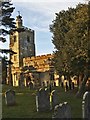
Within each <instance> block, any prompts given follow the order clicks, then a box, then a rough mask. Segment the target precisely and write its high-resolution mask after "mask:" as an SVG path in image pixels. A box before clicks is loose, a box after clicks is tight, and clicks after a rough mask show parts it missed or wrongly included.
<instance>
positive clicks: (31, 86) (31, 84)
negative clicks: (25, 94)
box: [29, 82, 33, 90]
mask: <svg viewBox="0 0 90 120" xmlns="http://www.w3.org/2000/svg"><path fill="white" fill-rule="evenodd" d="M29 87H30V90H33V83H32V82H30V83H29Z"/></svg>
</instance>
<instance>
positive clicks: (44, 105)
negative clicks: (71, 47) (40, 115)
mask: <svg viewBox="0 0 90 120" xmlns="http://www.w3.org/2000/svg"><path fill="white" fill-rule="evenodd" d="M36 108H37V111H47V110H50V100H49V92H48V89H47V88H46V89H43V88H40V89H39V91H38V93H37V95H36Z"/></svg>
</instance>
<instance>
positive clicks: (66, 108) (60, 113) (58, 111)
mask: <svg viewBox="0 0 90 120" xmlns="http://www.w3.org/2000/svg"><path fill="white" fill-rule="evenodd" d="M52 118H53V119H56V118H60V119H70V118H71V106H70V105H69V104H68V103H67V102H64V103H60V104H59V105H56V106H55V109H54V114H53V116H52Z"/></svg>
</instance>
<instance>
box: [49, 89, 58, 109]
mask: <svg viewBox="0 0 90 120" xmlns="http://www.w3.org/2000/svg"><path fill="white" fill-rule="evenodd" d="M50 103H51V109H53V108H54V107H55V106H56V105H57V104H58V96H57V93H56V91H55V90H53V91H52V92H51V94H50Z"/></svg>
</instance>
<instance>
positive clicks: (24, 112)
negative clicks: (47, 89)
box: [2, 85, 82, 118]
mask: <svg viewBox="0 0 90 120" xmlns="http://www.w3.org/2000/svg"><path fill="white" fill-rule="evenodd" d="M10 88H11V89H13V90H15V93H16V105H15V106H7V105H6V103H5V97H4V94H3V95H2V116H3V118H51V117H52V114H53V110H52V111H47V112H37V111H36V105H35V97H36V92H37V91H36V90H30V89H29V88H26V87H25V88H22V87H12V86H8V85H4V86H3V87H2V92H3V93H5V91H6V90H8V89H10ZM53 89H56V91H57V94H58V100H59V103H62V102H66V101H67V102H68V103H69V104H70V106H71V109H72V117H73V118H81V116H82V99H80V98H79V99H78V98H76V97H75V90H74V91H67V92H64V89H62V88H60V87H56V88H53ZM18 93H22V94H18Z"/></svg>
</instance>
